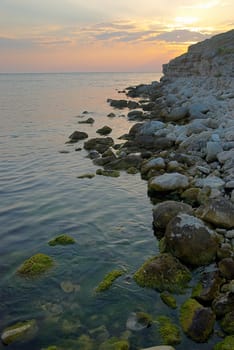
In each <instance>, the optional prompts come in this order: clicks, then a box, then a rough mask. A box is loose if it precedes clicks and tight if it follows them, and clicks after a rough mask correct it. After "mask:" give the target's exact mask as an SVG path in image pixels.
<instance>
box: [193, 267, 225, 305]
mask: <svg viewBox="0 0 234 350" xmlns="http://www.w3.org/2000/svg"><path fill="white" fill-rule="evenodd" d="M209 268H211V266H209ZM222 283H223V279H222V278H221V277H220V274H219V271H218V269H217V267H216V266H214V267H213V270H212V271H209V270H208V271H204V272H203V273H202V275H201V278H200V281H199V282H198V283H197V285H196V286H195V287H194V288H193V292H192V297H193V298H195V299H196V300H198V301H199V302H200V303H204V302H211V301H212V300H213V299H215V298H216V297H217V296H218V294H219V290H220V286H221V285H222Z"/></svg>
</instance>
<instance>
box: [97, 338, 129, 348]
mask: <svg viewBox="0 0 234 350" xmlns="http://www.w3.org/2000/svg"><path fill="white" fill-rule="evenodd" d="M99 350H129V343H128V341H127V340H121V339H118V338H116V337H112V338H110V339H108V340H106V341H105V342H104V343H102V344H101V345H100V347H99Z"/></svg>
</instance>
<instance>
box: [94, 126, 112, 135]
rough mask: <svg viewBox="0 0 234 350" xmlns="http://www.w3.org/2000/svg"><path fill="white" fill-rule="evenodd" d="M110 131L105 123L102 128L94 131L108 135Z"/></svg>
mask: <svg viewBox="0 0 234 350" xmlns="http://www.w3.org/2000/svg"><path fill="white" fill-rule="evenodd" d="M111 131H112V129H111V128H110V127H109V126H107V125H105V126H103V127H102V128H100V129H98V130H97V131H96V132H97V133H98V134H100V135H108V134H110V133H111Z"/></svg>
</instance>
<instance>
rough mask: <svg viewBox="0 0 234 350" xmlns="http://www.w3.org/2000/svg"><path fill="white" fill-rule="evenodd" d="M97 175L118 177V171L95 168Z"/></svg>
mask: <svg viewBox="0 0 234 350" xmlns="http://www.w3.org/2000/svg"><path fill="white" fill-rule="evenodd" d="M96 174H97V175H102V176H109V177H119V176H120V172H119V171H118V170H108V169H107V170H103V169H97V170H96Z"/></svg>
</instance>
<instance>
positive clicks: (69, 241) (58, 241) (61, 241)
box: [48, 234, 75, 246]
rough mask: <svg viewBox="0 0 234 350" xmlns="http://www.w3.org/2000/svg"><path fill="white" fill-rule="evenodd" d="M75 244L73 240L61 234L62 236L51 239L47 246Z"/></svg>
mask: <svg viewBox="0 0 234 350" xmlns="http://www.w3.org/2000/svg"><path fill="white" fill-rule="evenodd" d="M74 243H75V240H74V238H72V237H70V236H68V235H66V234H63V235H60V236H58V237H55V238H54V239H51V240H50V241H49V242H48V244H49V245H50V246H55V245H68V244H74Z"/></svg>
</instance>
